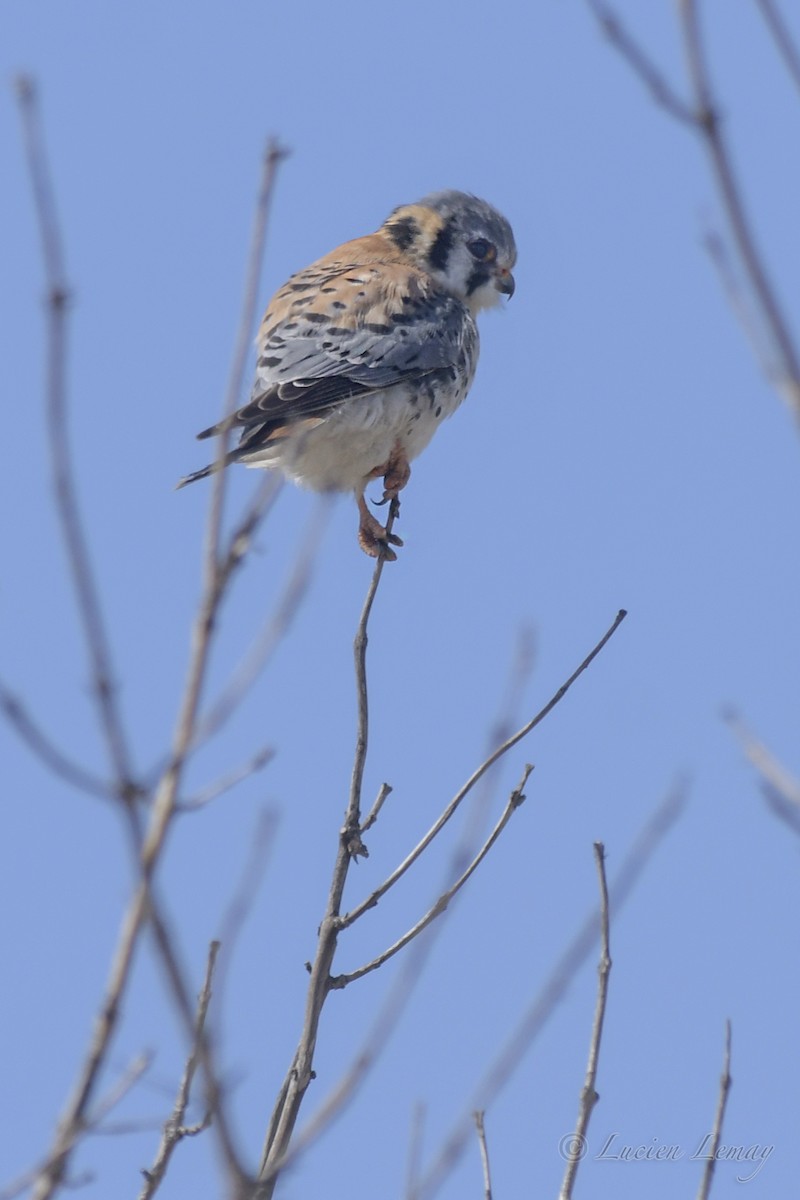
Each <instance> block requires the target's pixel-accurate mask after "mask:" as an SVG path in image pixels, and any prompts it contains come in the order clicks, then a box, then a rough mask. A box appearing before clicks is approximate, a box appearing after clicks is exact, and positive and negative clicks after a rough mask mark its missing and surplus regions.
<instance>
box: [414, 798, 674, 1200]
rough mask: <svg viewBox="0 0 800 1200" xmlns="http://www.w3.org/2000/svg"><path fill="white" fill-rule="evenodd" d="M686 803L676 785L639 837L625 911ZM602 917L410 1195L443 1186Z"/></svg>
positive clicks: (618, 898)
mask: <svg viewBox="0 0 800 1200" xmlns="http://www.w3.org/2000/svg"><path fill="white" fill-rule="evenodd" d="M683 804H684V789H683V788H682V787H680V788H676V789H675V790H674V791H672V792H670V793H669V795H668V796H667V797H666V799H665V800H664V801H663V803H662V804H660V805H659V807H658V808H657V809H656V811H655V812H654V813H653V815H652V816H651V817H650V819H649V821H648V822H647V824H646V825H645V826H644V828H643V830H642V831H641V833H640V834H639V836H638V837H637V839H636V841H635V842H634V845H633V847H632V849H631V850H630V851H629V853H628V854H627V855H626V857H625V859H624V861H623V864H622V867H621V868H620V870H619V873H618V875H617V878H616V880H615V881H614V884H613V885H612V888H611V892H610V895H611V904H612V906H613V908H614V910H615V912H619V911H621V910H622V908H623V906H624V904H625V902H626V901H627V899H628V897H629V896H630V894H631V891H632V890H633V887H634V885H635V884H636V882H637V881H638V879H639V877H640V875H641V874H642V872H643V871H644V869H645V867H646V866H647V865H648V863H649V862H650V860H651V858H652V857H653V854H654V853H655V851H656V849H657V848H658V846H659V845H660V844H661V842H662V841H663V839H664V837H665V836H666V834H667V833H668V831H669V830H670V829H671V828H672V826H673V824H674V823H675V821H676V820H677V818H678V816H679V814H680V813H681V811H682V809H683ZM599 920H600V912H599V910H597V909H596V910H595V911H593V912H592V913H591V915H590V916H589V917H588V918H587V919H586V921H585V922H584V924H583V925H582V927H581V928H580V930H579V931H578V933H577V934H576V936H575V937H574V938H573V940H572V941H571V942H570V943H569V945H568V946H567V949H566V950H565V951H564V953H563V954H562V956H561V958H560V959H559V961H558V962H557V964H556V966H555V968H554V969H553V971H552V972H551V974H550V977H549V978H548V980H547V982H546V983H545V985H544V987H543V988H542V989H541V991H540V992H539V994H538V996H537V997H536V999H535V1000H534V1001H533V1003H532V1004H531V1006H530V1007H529V1009H528V1011H527V1012H526V1013H525V1014H524V1016H523V1017H522V1020H521V1021H520V1022H519V1024H518V1026H517V1028H516V1029H515V1031H514V1033H513V1034H512V1035H511V1037H510V1039H509V1040H508V1042H507V1043H506V1045H505V1046H504V1048H503V1049H502V1051H501V1052H500V1054H499V1055H498V1056H497V1058H496V1059H495V1061H494V1062H493V1063H492V1064H491V1066H490V1067H489V1070H488V1071H487V1072H486V1074H485V1075H484V1077H483V1079H482V1081H481V1082H480V1084H479V1085H478V1087H477V1088H476V1091H475V1093H474V1095H473V1099H472V1103H471V1104H470V1106H469V1110H468V1112H467V1113H465V1114H464V1115H463V1116H462V1117H461V1118H460V1119H459V1120H458V1121H457V1122H456V1124H455V1125H454V1127H453V1130H452V1132H451V1133H450V1135H449V1136H448V1137H447V1139H446V1140H445V1142H444V1143H443V1145H442V1147H441V1149H440V1151H439V1153H438V1154H437V1156H436V1158H435V1159H434V1161H433V1163H432V1165H431V1166H430V1167H429V1169H428V1171H427V1173H426V1174H425V1175H424V1176H423V1177H422V1179H421V1180H420V1182H419V1186H418V1187H417V1190H416V1191H415V1192H414V1193H413V1194H412V1196H411V1197H410V1198H409V1200H427V1198H428V1197H430V1196H433V1195H434V1194H435V1193H436V1192H437V1191H438V1189H439V1187H440V1186H441V1184H442V1182H443V1181H444V1179H446V1178H447V1176H448V1174H449V1173H450V1171H451V1170H452V1169H453V1167H454V1165H455V1163H456V1162H457V1161H458V1159H459V1158H460V1157H461V1155H462V1154H463V1152H464V1148H465V1146H466V1143H467V1141H468V1139H469V1134H470V1128H471V1124H472V1121H471V1117H470V1113H471V1112H472V1111H474V1109H476V1108H479V1109H482V1110H487V1109H488V1108H489V1107H490V1105H491V1103H492V1102H493V1100H494V1099H495V1097H496V1096H497V1095H498V1093H499V1092H500V1091H501V1090H502V1088H503V1087H504V1086H505V1085H506V1083H507V1082H508V1080H509V1079H510V1078H511V1076H512V1075H513V1074H514V1071H515V1070H516V1069H517V1067H518V1066H519V1064H520V1062H521V1061H522V1058H523V1055H524V1054H525V1052H526V1051H527V1050H528V1049H529V1047H530V1046H531V1045H532V1043H533V1042H534V1041H535V1040H536V1038H537V1037H538V1035H539V1034H540V1033H541V1031H542V1029H543V1028H544V1026H545V1024H546V1023H547V1021H548V1020H549V1019H550V1017H551V1016H552V1015H553V1013H554V1012H555V1011H556V1009H557V1008H558V1006H559V1004H560V1003H561V1001H562V999H563V997H564V995H565V994H566V992H567V989H568V988H569V986H570V984H571V983H572V981H573V979H574V978H575V976H576V975H577V973H578V971H579V970H580V969H581V967H582V966H583V964H584V962H585V961H586V959H587V958H588V956H589V955H590V954H591V952H592V950H593V949H594V946H595V944H596V939H597V929H598V924H599Z"/></svg>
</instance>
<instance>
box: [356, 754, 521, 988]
mask: <svg viewBox="0 0 800 1200" xmlns="http://www.w3.org/2000/svg"><path fill="white" fill-rule="evenodd" d="M532 771H533V767H532V766H531V765H530V763H527V764H526V766H525V770H524V771H523V773H522V779H521V780H520V782H519V784H518V785H517V787H516V788H515V789H514V791H513V792H512V793H511V796H510V797H509V800H508V803H507V804H506V806H505V808H504V809H503V812H502V813H501V815H500V819H499V820H498V822H497V824H496V825H495V827H494V829H493V830H492V832H491V833H490V834H489V836H488V838H487V839H486V841H485V842H484V844H483V845H482V846H481V848H480V850H479V851H478V853H477V854H476V855H475V857H474V858H473V860H472V862H471V863H470V864H469V866H468V867H467V868H466V869H465V870H464V871H463V872H462V874H461V875H460V876H459V877H458V879H457V880H456V881H455V883H453V884H452V886H451V887H449V888H447V890H446V891H444V892H443V893H442V894H441V896H439V898H438V899H437V900H436V901H435V902H434V904H432V905H431V907H430V908H429V909H428V911H427V912H426V913H425V915H424V916H423V917H421V918H420V920H419V921H417V923H416V925H414V926H412V928H411V929H409V930H407V931H406V933H404V934H403V936H402V937H400V938H398V939H397V941H396V942H394V944H393V945H391V946H389V948H388V949H386V950H384V951H383V953H381V954H379V955H378V956H377V957H376V958H373V959H372V960H371V962H368V963H365V964H364V966H363V967H359V968H358V970H356V971H352V972H350V973H348V974H347V975H337V976H336V978H335V979H334V981H333V985H334V986H335V987H338V988H341V987H346V986H347V984H348V983H352V982H353V981H354V980H356V979H361V978H362V976H364V975H368V974H369V972H370V971H375V970H377V968H378V967H382V966H383V964H384V963H385V962H387V961H388V960H389V959H390V958H393V957H394V955H395V954H397V953H398V952H399V951H400V950H402V949H403V947H404V946H407V945H408V943H409V942H412V941H413V940H414V938H415V937H418V936H419V934H421V933H422V931H423V930H424V929H427V927H428V926H429V925H430V924H431V922H432V921H435V920H436V918H437V917H440V916H441V915H442V913H443V912H444V911H445V909H446V908H447V906H448V904H449V903H450V901H451V900H452V899H453V897H454V896H455V895H456V894H457V893H458V892H460V891H461V889H462V887H463V886H464V884H465V883H466V882H467V880H468V879H469V877H470V876H471V875H472V874H473V873H474V872H475V871H476V870H477V868H478V866H479V865H480V864H481V863H482V862H483V860H484V858H485V857H486V855H487V854H488V853H489V851H490V850H491V848H492V846H493V845H494V844H495V842H496V841H497V839H498V838H499V836H500V834H501V833H502V832H503V830H504V829H505V827H506V825H507V824H508V822H509V821H510V820H511V817H512V816H513V814H514V813H515V812H516V810H517V809H518V808H519V807H520V805H521V804H522V803H523V802H524V800H525V795H524V793H523V788H524V787H525V784H526V783H527V782H528V778H529V776H530V774H531V772H532Z"/></svg>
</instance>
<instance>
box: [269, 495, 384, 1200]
mask: <svg viewBox="0 0 800 1200" xmlns="http://www.w3.org/2000/svg"><path fill="white" fill-rule="evenodd" d="M398 508H399V506H398V504H397V501H392V504H391V505H390V509H389V519H388V521H387V524H386V529H387V532H391V527H392V524H393V522H394V520H395V517H396V515H397V512H398ZM385 561H386V559H385V558H384V557H383V556H381V557H380V558H379V559H378V561H377V563H376V564H375V569H374V570H373V572H372V578H371V580H370V584H369V587H368V589H367V595H366V599H365V601H364V606H363V608H362V611H361V617H360V619H359V622H358V627H357V630H356V636H355V639H354V642H353V654H354V658H355V670H356V692H357V698H358V719H357V732H356V748H355V754H354V760H353V774H352V779H351V784H350V795H349V799H348V804H347V809H346V812H345V817H344V823H343V825H342V828H341V830H340V833H339V844H338V848H337V852H336V861H335V863H334V867H333V874H332V878H331V887H330V891H329V893H328V900H327V904H326V907H325V915H324V917H323V919H322V922H321V924H320V927H319V936H318V940H317V950H316V954H315V956H314V961H313V963H312V964H311V966H310V975H311V978H310V980H309V985H308V992H307V995H306V1010H305V1018H304V1022H303V1029H302V1032H301V1035H300V1041H299V1043H298V1046H297V1049H296V1051H295V1054H294V1057H293V1059H292V1062H291V1064H290V1066H289V1070H288V1072H287V1074H286V1077H285V1079H284V1082H283V1084H282V1086H281V1089H280V1092H279V1094H278V1098H277V1100H276V1103H275V1106H274V1108H273V1111H272V1115H271V1117H270V1121H269V1125H268V1128H267V1133H266V1137H265V1140H264V1148H263V1151H262V1155H261V1164H260V1168H259V1180H260V1181H261V1183H260V1187H259V1190H258V1196H259V1200H270V1198H271V1197H272V1195H273V1192H274V1189H275V1185H276V1183H277V1179H278V1174H279V1172H280V1171H281V1169H282V1168H283V1166H284V1164H285V1162H286V1161H287V1157H288V1150H289V1143H290V1142H291V1140H292V1135H293V1133H294V1129H295V1125H296V1123H297V1118H298V1116H299V1113H300V1108H301V1106H302V1103H303V1099H304V1097H305V1094H306V1091H307V1089H308V1085H309V1084H310V1082H311V1079H312V1078H313V1062H314V1052H315V1049H316V1043H317V1031H318V1029H319V1021H320V1017H321V1014H322V1009H323V1006H324V1004H325V1000H326V998H327V996H328V994H329V992H330V990H331V967H332V965H333V958H334V954H335V952H336V946H337V942H338V937H339V932H340V929H341V917H340V910H341V903H342V895H343V893H344V886H345V882H346V880H347V874H348V871H349V868H350V864H351V862H352V860H353V858H354V857H355V856H356V855H358V854H364V853H365V847H364V844H363V842H362V840H361V833H360V828H359V825H360V810H361V786H362V780H363V775H364V763H365V761H366V755H367V743H368V734H369V719H368V703H367V675H366V652H367V640H368V638H367V628H368V624H369V617H370V613H371V612H372V606H373V603H374V601H375V596H376V593H377V590H378V585H379V584H380V581H381V577H382V575H383V567H384V563H385Z"/></svg>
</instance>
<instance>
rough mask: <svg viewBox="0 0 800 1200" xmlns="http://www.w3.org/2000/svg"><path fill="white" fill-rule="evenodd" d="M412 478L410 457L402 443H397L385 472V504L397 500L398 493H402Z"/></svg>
mask: <svg viewBox="0 0 800 1200" xmlns="http://www.w3.org/2000/svg"><path fill="white" fill-rule="evenodd" d="M410 478H411V464H410V463H409V461H408V456H407V454H406V452H405V450H404V449H403V447H402V446H401V444H400V442H396V443H395V447H394V450H393V451H392V455H391V458H390V459H389V461H388V462H387V464H386V468H385V470H384V471H383V499H384V502H385V501H387V500H396V499H397V495H398V492H402V490H403V488H404V487H405V486H406V484H407V483H408V481H409V479H410Z"/></svg>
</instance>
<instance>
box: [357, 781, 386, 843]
mask: <svg viewBox="0 0 800 1200" xmlns="http://www.w3.org/2000/svg"><path fill="white" fill-rule="evenodd" d="M392 790H393V789H392V785H391V784H390V783H382V784H381V786H380V789H379V791H378V795H377V796H376V797H375V803H374V804H373V806H372V808H371V809H370V810H369V812H368V813H367V815H366V817H365V818H364V820H363V821H362V823H361V832H362V833H366V832H367V830H368V829H371V828H372V826H373V825H374V824H375V822H376V821H377V819H378V814H379V813H380V811H381V809H382V808H383V805H384V801H385V800H386V799H387V798H388V797H389V796H391V794H392Z"/></svg>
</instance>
